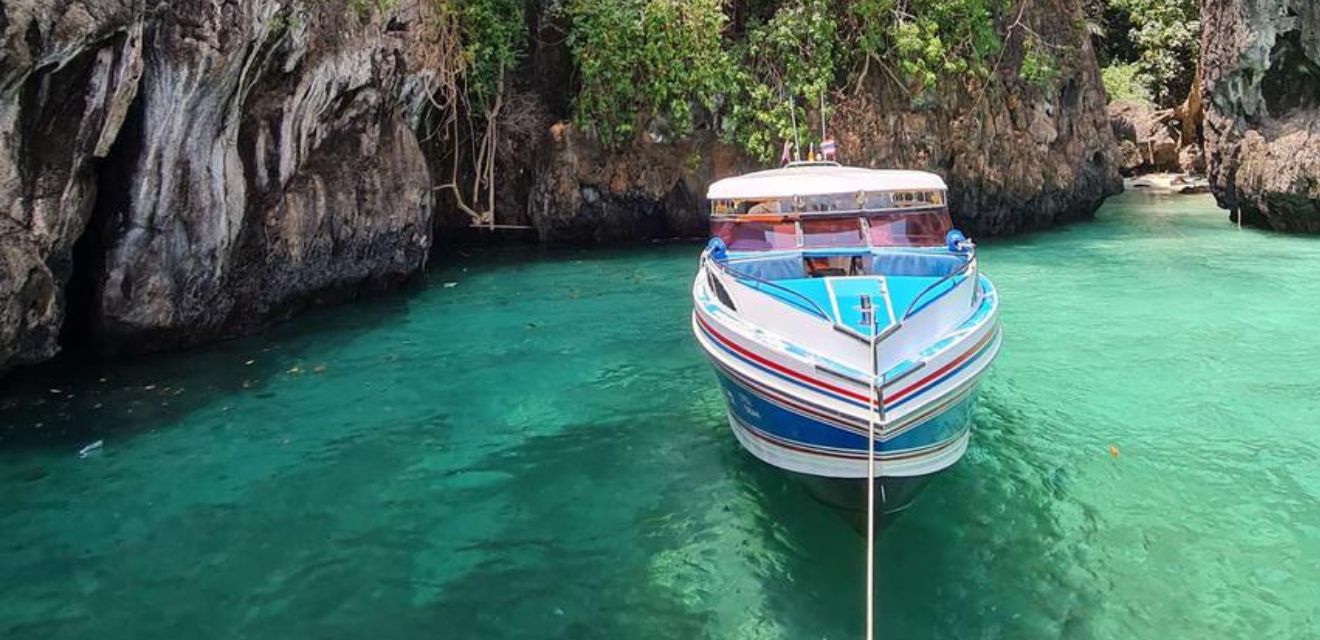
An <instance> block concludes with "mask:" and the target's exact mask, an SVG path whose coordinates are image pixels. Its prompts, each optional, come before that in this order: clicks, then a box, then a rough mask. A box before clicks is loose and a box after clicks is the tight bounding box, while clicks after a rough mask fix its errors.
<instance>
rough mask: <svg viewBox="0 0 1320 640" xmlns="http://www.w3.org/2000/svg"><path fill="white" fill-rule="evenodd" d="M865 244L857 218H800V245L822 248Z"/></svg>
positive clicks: (808, 247)
mask: <svg viewBox="0 0 1320 640" xmlns="http://www.w3.org/2000/svg"><path fill="white" fill-rule="evenodd" d="M864 244H866V240H865V238H864V237H863V236H862V225H861V222H860V221H859V219H858V218H833V219H830V218H825V219H820V220H807V219H804V220H802V247H803V248H804V249H824V248H829V247H860V246H862V245H864Z"/></svg>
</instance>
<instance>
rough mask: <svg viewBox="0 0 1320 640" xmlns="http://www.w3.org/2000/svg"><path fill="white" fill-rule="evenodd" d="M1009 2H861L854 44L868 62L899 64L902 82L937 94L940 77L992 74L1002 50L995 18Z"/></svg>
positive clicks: (852, 8) (852, 6)
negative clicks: (995, 58) (994, 60)
mask: <svg viewBox="0 0 1320 640" xmlns="http://www.w3.org/2000/svg"><path fill="white" fill-rule="evenodd" d="M1010 4H1011V3H1010V2H1009V1H1008V0H907V1H900V0H857V1H856V2H852V3H849V6H848V9H849V12H850V13H851V14H852V16H853V17H854V19H855V25H856V26H855V33H854V35H853V40H854V42H855V43H856V45H857V52H858V54H859V55H862V56H866V57H867V58H868V60H869V61H875V62H883V61H884V60H885V59H892V60H895V61H897V65H896V66H897V71H898V72H899V73H900V74H901V76H902V77H903V79H904V80H905V81H908V82H913V83H916V84H918V85H920V86H921V88H923V89H925V90H930V89H933V88H934V87H935V85H936V83H937V82H938V81H939V79H940V78H941V77H946V78H947V77H950V76H958V75H960V74H970V75H972V76H977V77H983V76H985V75H986V74H988V73H989V72H990V68H989V66H988V65H989V61H990V58H991V56H993V55H995V54H996V53H998V52H999V50H1000V48H1001V47H1002V42H1001V37H1000V34H999V33H998V32H997V31H996V30H995V24H994V16H995V14H996V13H1003V12H1004V11H1005V10H1007V9H1008V8H1009V6H1010Z"/></svg>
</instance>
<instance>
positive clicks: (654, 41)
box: [567, 0, 733, 144]
mask: <svg viewBox="0 0 1320 640" xmlns="http://www.w3.org/2000/svg"><path fill="white" fill-rule="evenodd" d="M722 5H723V2H722V0H613V1H610V2H602V1H601V0H570V1H569V3H568V6H567V11H568V14H569V16H570V18H571V20H572V23H571V24H572V30H571V32H570V34H569V46H570V48H571V49H572V51H573V55H574V58H575V59H576V60H577V64H578V73H579V76H580V78H581V87H580V89H579V91H578V95H577V99H576V103H575V110H576V115H577V121H578V124H579V126H581V127H583V128H584V129H585V130H588V131H592V132H594V133H595V134H596V136H597V137H598V138H600V139H601V140H602V141H604V142H606V143H608V144H622V143H624V142H627V141H628V140H630V139H631V138H632V137H633V136H635V135H637V134H638V133H639V132H640V131H641V130H642V129H643V128H644V127H645V126H646V125H647V124H648V123H651V122H656V121H659V123H661V124H662V125H663V128H664V129H667V130H668V133H671V134H675V135H683V134H686V133H689V132H690V131H691V129H692V127H693V124H694V113H693V109H694V107H700V108H705V109H707V110H712V111H713V110H715V109H716V101H717V100H718V99H719V97H720V96H721V95H723V94H724V93H725V92H726V91H727V88H728V87H729V86H730V83H731V80H732V78H733V66H732V61H731V58H730V54H729V52H728V51H726V50H725V48H724V46H723V42H722V37H721V33H722V32H723V31H724V26H725V24H726V22H727V21H728V19H727V17H726V16H725V14H724V12H723V10H722V8H721V6H722Z"/></svg>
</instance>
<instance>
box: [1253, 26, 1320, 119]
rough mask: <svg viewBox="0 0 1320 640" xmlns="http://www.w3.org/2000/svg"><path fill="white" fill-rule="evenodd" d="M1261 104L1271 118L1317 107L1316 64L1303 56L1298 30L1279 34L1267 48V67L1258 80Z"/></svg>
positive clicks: (1319, 74)
mask: <svg viewBox="0 0 1320 640" xmlns="http://www.w3.org/2000/svg"><path fill="white" fill-rule="evenodd" d="M1261 92H1262V93H1263V94H1264V95H1265V107H1266V108H1267V109H1268V110H1269V113H1270V115H1271V116H1273V117H1276V118H1277V117H1279V116H1281V115H1283V114H1285V113H1288V112H1290V111H1295V110H1297V109H1310V108H1316V107H1320V64H1317V62H1316V61H1314V60H1311V59H1310V58H1309V57H1307V55H1306V49H1305V48H1304V47H1303V46H1302V38H1301V30H1300V29H1294V30H1292V31H1289V32H1287V33H1283V34H1280V35H1279V37H1278V39H1276V40H1275V41H1274V48H1273V49H1271V50H1270V66H1269V69H1268V70H1266V72H1265V77H1264V79H1263V80H1262V81H1261Z"/></svg>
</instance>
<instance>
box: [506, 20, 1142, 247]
mask: <svg viewBox="0 0 1320 640" xmlns="http://www.w3.org/2000/svg"><path fill="white" fill-rule="evenodd" d="M1020 6H1022V7H1023V9H1022V11H1021V13H1020V14H1015V15H1013V16H1003V17H1002V23H1003V24H1002V25H1001V29H1002V31H1004V32H1006V33H1008V34H1009V37H1008V38H1007V44H1006V46H1005V47H1004V51H1003V52H1002V54H1001V55H1000V56H999V57H998V59H997V60H996V63H997V64H996V66H995V69H994V81H993V82H990V83H968V82H965V81H963V80H949V81H946V82H944V83H943V84H942V85H941V86H940V87H939V89H938V91H937V97H936V99H935V100H933V101H931V102H933V104H928V105H925V106H914V105H913V101H912V99H911V97H910V96H909V95H908V90H909V89H908V88H907V87H903V86H900V85H899V84H897V83H896V82H893V81H892V75H888V74H885V73H883V72H882V71H880V70H876V71H875V72H874V73H871V74H870V75H869V76H868V78H867V79H866V81H865V82H863V83H862V84H861V86H860V87H854V88H850V90H848V91H846V92H845V96H844V98H843V102H842V103H841V104H837V105H836V110H835V113H834V117H833V118H832V125H831V126H832V128H833V135H835V136H836V137H837V138H838V142H839V149H840V154H841V159H842V160H843V161H844V162H846V163H849V164H857V165H862V166H872V167H884V168H916V169H926V170H930V171H935V172H937V173H940V174H941V175H943V176H945V177H946V179H947V180H948V182H949V186H950V203H951V205H952V209H953V212H954V217H955V221H956V222H957V224H959V225H960V226H961V227H962V228H963V229H964V230H966V231H967V232H969V233H972V234H975V235H978V236H986V235H999V234H1008V233H1016V232H1023V231H1030V230H1035V229H1043V228H1047V227H1050V226H1052V225H1055V224H1058V223H1060V222H1064V221H1069V220H1079V219H1085V218H1089V217H1090V216H1091V215H1092V214H1093V213H1094V212H1095V210H1096V208H1097V207H1099V205H1100V203H1101V201H1103V200H1104V198H1105V197H1106V196H1108V195H1111V194H1114V193H1118V192H1120V191H1122V189H1123V185H1122V178H1121V177H1120V175H1119V166H1120V164H1121V156H1120V153H1119V151H1118V146H1117V143H1116V141H1115V139H1114V134H1113V131H1112V130H1111V128H1110V126H1109V121H1108V117H1107V114H1106V110H1105V104H1106V97H1105V93H1104V89H1103V87H1102V86H1101V83H1100V78H1099V68H1098V66H1097V63H1096V58H1095V52H1094V51H1093V50H1092V48H1091V42H1090V38H1089V37H1086V36H1085V34H1084V32H1082V31H1081V30H1080V29H1079V26H1078V25H1081V24H1082V23H1083V16H1082V7H1081V2H1080V0H1054V1H1047V2H1028V3H1024V4H1023V5H1020ZM1014 18H1016V22H1014ZM1028 32H1030V33H1031V34H1033V37H1038V38H1041V39H1043V40H1045V41H1047V42H1051V43H1056V44H1058V46H1059V51H1060V55H1059V58H1060V61H1061V68H1060V69H1059V73H1058V75H1057V77H1056V78H1054V79H1053V80H1052V81H1050V82H1045V83H1032V82H1027V81H1024V80H1022V79H1020V78H1019V77H1018V71H1017V70H1018V69H1019V67H1020V64H1021V60H1022V58H1023V55H1024V51H1023V46H1022V43H1023V39H1024V36H1025V35H1026V33H1028ZM546 40H551V38H546ZM540 75H547V74H540ZM550 146H551V148H550V150H549V151H548V152H546V153H545V154H544V155H546V156H548V157H550V158H551V160H550V161H549V162H548V164H547V167H548V169H547V170H546V171H543V172H541V173H539V174H538V180H537V182H536V186H535V188H534V189H533V191H532V193H531V196H530V202H529V203H528V206H527V207H526V212H525V213H524V212H523V211H521V210H518V209H517V208H516V207H517V204H515V205H514V207H513V208H510V209H509V210H507V211H505V212H504V215H506V216H508V219H510V220H518V221H524V222H527V223H530V224H532V225H534V226H535V227H536V228H537V230H538V233H539V234H540V236H541V237H542V238H545V239H557V240H570V241H576V242H592V241H616V240H619V239H634V240H637V239H646V238H653V237H658V236H676V235H677V236H682V235H691V236H696V235H701V234H703V233H705V228H706V219H707V212H706V210H705V205H704V199H703V197H704V194H705V189H706V187H707V186H708V185H709V183H710V182H711V181H712V180H714V179H718V178H721V177H724V176H727V175H730V174H732V173H736V172H739V171H745V170H748V169H751V168H755V164H754V163H753V162H751V161H750V160H748V159H747V158H745V157H743V156H742V155H740V154H739V153H738V152H737V151H736V150H735V149H732V148H730V147H727V146H725V145H721V144H719V143H718V142H716V141H715V139H714V136H713V135H698V136H696V137H695V138H694V139H692V140H684V141H677V142H672V143H656V142H653V141H652V140H651V139H645V138H644V139H643V140H641V141H639V142H637V143H636V144H635V145H633V146H632V147H630V148H628V149H625V150H623V151H620V152H614V153H609V152H606V151H604V150H602V149H600V148H599V147H598V146H597V145H595V144H593V143H592V142H591V141H588V140H584V139H582V136H581V135H577V134H575V133H574V132H573V129H572V128H571V127H566V128H564V130H563V132H562V134H561V135H556V136H554V137H553V140H552V142H550ZM620 217H621V218H623V219H625V220H630V221H635V222H628V223H626V224H622V225H620V224H617V222H618V219H619V218H620Z"/></svg>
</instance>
